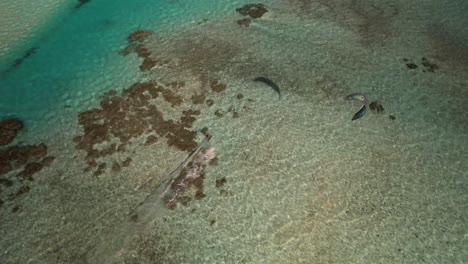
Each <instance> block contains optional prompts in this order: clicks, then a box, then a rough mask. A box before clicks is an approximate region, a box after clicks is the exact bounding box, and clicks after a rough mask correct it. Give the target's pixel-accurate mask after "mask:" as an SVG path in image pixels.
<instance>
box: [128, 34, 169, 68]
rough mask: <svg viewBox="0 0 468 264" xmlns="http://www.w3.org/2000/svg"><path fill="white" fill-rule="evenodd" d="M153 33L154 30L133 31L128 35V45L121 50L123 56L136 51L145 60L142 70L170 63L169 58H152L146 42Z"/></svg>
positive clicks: (141, 66)
mask: <svg viewBox="0 0 468 264" xmlns="http://www.w3.org/2000/svg"><path fill="white" fill-rule="evenodd" d="M153 34H154V33H153V32H152V31H148V30H141V29H139V30H137V31H135V32H133V33H131V34H130V35H129V36H128V37H127V41H128V46H127V47H126V48H125V49H123V50H121V51H120V54H121V55H123V56H127V55H129V54H130V53H132V52H135V53H136V54H137V55H138V57H140V58H142V59H143V62H142V63H141V65H140V70H141V71H148V70H151V69H152V68H153V67H156V66H162V65H165V64H168V63H169V60H166V59H162V60H156V59H155V58H151V51H150V50H149V49H148V48H146V47H145V45H144V42H145V41H146V40H147V38H148V37H150V36H151V35H153Z"/></svg>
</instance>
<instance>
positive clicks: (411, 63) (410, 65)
mask: <svg viewBox="0 0 468 264" xmlns="http://www.w3.org/2000/svg"><path fill="white" fill-rule="evenodd" d="M406 67H407V68H408V69H410V70H414V69H416V68H418V65H416V63H413V62H408V63H406Z"/></svg>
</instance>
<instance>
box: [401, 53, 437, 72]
mask: <svg viewBox="0 0 468 264" xmlns="http://www.w3.org/2000/svg"><path fill="white" fill-rule="evenodd" d="M403 62H405V63H406V67H407V68H408V69H410V70H414V69H417V68H418V65H417V64H416V63H414V62H412V61H410V60H409V59H407V58H403ZM421 65H422V66H423V67H424V69H422V72H435V71H436V70H438V69H439V66H438V65H437V64H435V63H432V62H430V61H429V60H428V59H427V58H426V57H422V58H421Z"/></svg>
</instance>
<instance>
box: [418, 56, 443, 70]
mask: <svg viewBox="0 0 468 264" xmlns="http://www.w3.org/2000/svg"><path fill="white" fill-rule="evenodd" d="M421 64H422V65H423V66H424V67H425V68H426V69H425V70H423V72H426V71H428V72H435V70H438V69H439V66H438V65H437V64H435V63H431V62H429V60H428V59H427V58H426V57H422V58H421Z"/></svg>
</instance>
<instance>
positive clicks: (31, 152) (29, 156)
mask: <svg viewBox="0 0 468 264" xmlns="http://www.w3.org/2000/svg"><path fill="white" fill-rule="evenodd" d="M46 155H47V146H46V145H45V144H40V145H27V146H13V147H10V148H8V149H5V150H1V151H0V175H3V174H6V173H8V172H10V171H12V170H15V169H19V168H21V167H22V166H24V165H25V164H27V163H28V162H30V161H39V160H40V159H41V158H43V157H45V156H46Z"/></svg>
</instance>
